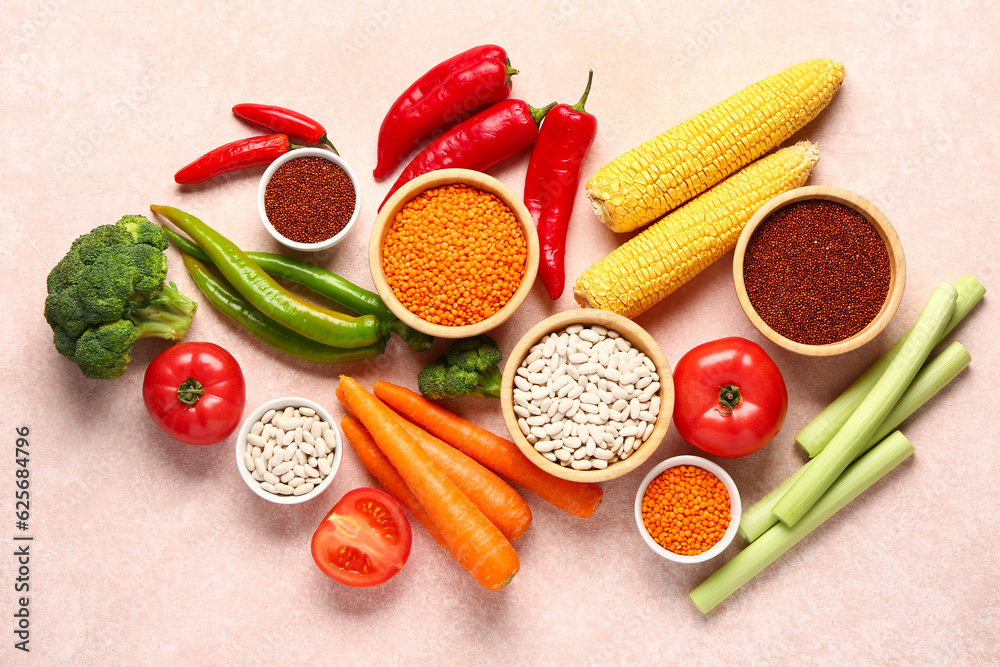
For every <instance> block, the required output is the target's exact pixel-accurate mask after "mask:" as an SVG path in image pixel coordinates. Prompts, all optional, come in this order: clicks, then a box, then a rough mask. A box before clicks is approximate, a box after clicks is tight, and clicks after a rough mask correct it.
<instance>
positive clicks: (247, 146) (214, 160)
mask: <svg viewBox="0 0 1000 667" xmlns="http://www.w3.org/2000/svg"><path fill="white" fill-rule="evenodd" d="M291 148H293V146H292V145H291V144H289V143H288V136H287V135H284V134H269V135H266V136H263V137H250V138H249V139H240V140H239V141H233V142H232V143H228V144H226V145H225V146H219V147H218V148H216V149H213V150H210V151H209V152H207V153H205V154H204V155H202V156H201V157H200V158H198V159H197V160H195V161H194V162H192V163H191V164H189V165H188V166H186V167H184V168H183V169H181V170H180V171H178V172H177V173H176V174H174V180H175V181H177V182H178V183H180V184H182V185H191V184H192V183H201V182H202V181H207V180H208V179H210V178H213V177H215V176H218V175H219V174H225V173H227V172H230V171H236V170H237V169H249V168H250V167H260V166H262V165H266V164H271V163H272V162H274V161H275V160H276V159H277V158H278V157H280V156H282V155H284V154H285V153H287V152H288V151H289V150H291Z"/></svg>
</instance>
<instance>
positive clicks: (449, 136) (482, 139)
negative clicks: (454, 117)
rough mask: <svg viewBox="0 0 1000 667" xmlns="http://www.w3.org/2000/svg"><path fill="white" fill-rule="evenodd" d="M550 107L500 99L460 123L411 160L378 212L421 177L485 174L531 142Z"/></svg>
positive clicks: (551, 105) (553, 104)
mask: <svg viewBox="0 0 1000 667" xmlns="http://www.w3.org/2000/svg"><path fill="white" fill-rule="evenodd" d="M554 106H555V102H553V103H552V104H550V105H548V106H546V107H542V108H541V109H536V108H534V107H532V106H528V104H527V103H526V102H523V101H522V100H504V101H503V102H499V103H497V104H494V105H493V106H491V107H490V108H489V109H486V110H485V111H480V112H479V113H478V114H476V115H475V116H473V117H472V118H469V119H467V120H465V121H462V122H461V123H459V124H458V125H456V126H455V127H453V128H452V129H450V130H448V131H447V132H446V133H444V134H443V135H442V136H441V138H440V139H438V140H437V141H435V142H434V143H432V144H431V145H430V146H428V147H427V148H425V149H424V150H423V151H421V153H420V154H419V155H417V157H415V158H413V161H412V162H410V164H409V165H407V167H406V169H404V170H403V173H402V174H400V175H399V178H398V179H397V180H396V182H395V183H393V184H392V187H391V188H390V189H389V193H388V194H387V195H386V196H385V199H383V200H382V203H381V204H379V210H381V209H382V206H384V205H385V202H386V201H388V199H389V197H391V196H392V193H393V192H395V191H396V190H398V189H399V188H400V186H402V185H403V184H404V183H406V182H408V181H411V180H413V179H414V178H416V177H417V176H419V175H421V174H426V173H427V172H429V171H436V170H438V169H449V168H460V169H472V170H475V171H486V170H487V169H489V168H490V167H492V166H493V165H495V164H497V163H498V162H501V161H503V160H506V159H507V158H509V157H511V156H513V155H517V154H518V153H520V152H521V151H523V150H524V149H525V148H527V147H528V146H530V145H531V143H532V142H533V141H534V140H535V137H537V136H538V125H539V123H541V122H542V118H543V117H544V116H545V114H546V113H547V112H548V110H549V109H551V108H552V107H554Z"/></svg>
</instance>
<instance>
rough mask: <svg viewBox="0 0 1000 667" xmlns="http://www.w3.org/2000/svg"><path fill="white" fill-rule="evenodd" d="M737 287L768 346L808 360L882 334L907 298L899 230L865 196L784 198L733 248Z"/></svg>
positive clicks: (818, 189)
mask: <svg viewBox="0 0 1000 667" xmlns="http://www.w3.org/2000/svg"><path fill="white" fill-rule="evenodd" d="M733 282H734V284H735V286H736V295H737V297H738V299H739V302H740V306H741V307H742V308H743V312H744V313H746V316H747V317H748V318H749V319H750V322H752V323H753V325H754V326H755V327H756V328H757V330H758V331H760V332H761V333H762V334H764V336H766V337H767V338H768V339H769V340H770V341H771V342H773V343H775V344H777V345H779V346H781V347H783V348H785V349H786V350H791V351H792V352H797V353H799V354H805V355H810V356H817V357H825V356H832V355H835V354H842V353H844V352H849V351H850V350H854V349H857V348H859V347H861V346H862V345H864V344H865V343H867V342H868V341H870V340H872V339H873V338H875V337H876V336H878V335H879V334H880V333H881V332H882V330H883V329H885V327H886V325H887V324H889V321H890V320H891V319H892V318H893V316H894V315H895V314H896V309H897V308H898V307H899V302H900V301H901V300H902V298H903V286H904V284H905V282H906V261H905V259H904V257H903V248H902V246H901V245H900V242H899V237H898V236H897V235H896V231H895V230H894V229H893V228H892V225H891V224H889V221H888V220H887V219H886V217H885V216H884V215H882V212H881V211H879V210H878V209H877V208H876V207H875V206H874V205H873V204H872V203H871V202H869V201H868V200H866V199H864V198H862V197H860V196H858V195H856V194H854V193H853V192H849V191H847V190H841V189H840V188H831V187H825V186H811V187H805V188H797V189H795V190H791V191H789V192H786V193H784V194H782V195H779V196H777V197H775V198H774V199H772V200H771V201H769V202H768V203H767V204H765V205H764V206H763V207H762V208H761V209H760V210H759V211H757V213H756V215H754V216H753V218H751V219H750V222H749V223H747V226H746V228H745V229H744V230H743V233H742V234H741V235H740V238H739V241H738V242H737V244H736V254H735V256H734V258H733Z"/></svg>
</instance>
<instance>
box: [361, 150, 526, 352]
mask: <svg viewBox="0 0 1000 667" xmlns="http://www.w3.org/2000/svg"><path fill="white" fill-rule="evenodd" d="M455 183H462V184H465V185H471V186H473V187H475V188H478V189H480V190H484V191H486V192H490V193H492V194H494V195H496V196H497V197H499V198H500V200H501V201H503V203H504V204H506V205H507V206H508V207H509V208H510V210H511V211H512V212H513V213H514V218H515V219H516V220H517V222H518V224H520V226H521V231H522V232H523V233H524V238H525V242H526V243H527V248H528V256H527V258H526V260H525V266H524V276H522V278H521V284H520V285H518V287H517V289H516V290H515V291H514V295H513V296H512V297H511V298H510V301H508V302H507V303H506V304H505V305H504V307H503V308H501V309H500V310H498V311H497V312H495V313H493V315H491V316H490V317H488V318H486V319H485V320H483V321H482V322H476V323H475V324H465V325H462V326H446V325H442V324H434V323H433V322H428V321H427V320H424V319H422V318H420V317H418V316H417V315H415V314H414V313H412V312H410V310H409V309H407V308H406V306H404V305H403V304H402V303H400V301H399V299H397V298H396V295H395V294H394V293H393V291H392V288H391V287H389V282H388V280H386V277H385V271H383V269H382V244H383V243H384V242H385V237H386V235H388V233H389V229H390V227H391V226H392V222H393V220H394V219H395V217H396V214H397V213H398V212H399V211H400V209H402V208H403V206H404V205H406V203H407V202H409V201H410V200H411V199H413V198H414V197H416V196H418V195H419V194H420V193H422V192H424V191H425V190H429V189H431V188H435V187H439V186H442V185H451V184H455ZM538 260H539V247H538V233H537V232H536V231H535V223H534V221H533V220H532V218H531V214H530V213H529V212H528V208H527V207H526V206H525V205H524V203H523V202H522V201H521V199H520V197H518V196H517V195H515V194H514V192H513V191H512V190H511V189H510V188H508V187H507V186H506V185H504V184H503V183H502V182H501V181H499V180H497V179H496V178H493V177H492V176H489V175H488V174H484V173H482V172H478V171H472V170H471V169H438V170H436V171H431V172H428V173H426V174H422V175H420V176H418V177H416V178H414V179H413V180H412V181H409V182H407V183H406V184H404V185H403V186H402V187H400V188H399V189H398V190H396V192H394V193H393V195H392V197H390V198H389V200H388V201H387V202H386V203H385V206H383V207H382V210H381V211H379V213H378V215H377V216H376V218H375V224H374V225H373V227H372V233H371V237H370V238H369V241H368V265H369V270H370V271H371V275H372V281H373V282H374V283H375V289H376V291H377V292H378V294H379V296H381V297H382V300H383V301H384V302H385V305H386V306H387V307H388V308H389V310H390V311H392V313H393V314H394V315H395V316H396V317H398V318H399V319H400V320H402V321H403V323H404V324H406V325H407V326H410V327H412V328H414V329H416V330H417V331H420V332H422V333H425V334H428V335H430V336H435V337H437V338H468V337H470V336H478V335H479V334H482V333H486V332H487V331H490V330H491V329H495V328H496V327H498V326H500V325H501V324H503V323H504V322H506V321H507V320H508V319H509V318H510V316H511V315H513V314H514V311H516V310H517V309H518V308H519V307H520V306H521V304H522V303H524V300H525V299H526V298H527V297H528V293H529V292H531V288H532V286H533V285H534V284H535V277H536V275H537V274H538Z"/></svg>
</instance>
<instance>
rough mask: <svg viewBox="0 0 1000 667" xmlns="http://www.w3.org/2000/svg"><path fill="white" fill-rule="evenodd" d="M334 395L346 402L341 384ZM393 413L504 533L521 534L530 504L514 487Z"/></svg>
mask: <svg viewBox="0 0 1000 667" xmlns="http://www.w3.org/2000/svg"><path fill="white" fill-rule="evenodd" d="M337 398H339V399H340V402H341V403H345V400H344V396H343V389H342V388H341V387H337ZM393 414H394V416H395V419H397V420H398V421H399V423H400V425H402V426H403V428H405V429H406V432H407V433H409V434H410V437H412V438H413V440H414V441H415V442H416V443H417V444H418V445H420V447H421V448H423V450H424V451H425V452H427V454H428V455H429V456H430V457H431V458H432V459H434V462H435V463H437V464H438V465H439V466H441V468H442V469H443V470H444V472H445V474H446V475H448V477H449V478H451V481H453V482H455V485H456V486H457V487H458V488H459V489H460V490H461V491H462V493H464V494H465V495H467V496H468V497H469V500H471V501H472V502H473V504H475V506H476V507H478V508H479V510H480V511H481V512H482V513H483V514H485V515H486V518H487V519H489V520H490V521H491V522H492V523H493V525H494V526H496V527H497V528H499V529H500V532H501V533H503V535H504V537H506V538H507V539H508V540H511V541H514V540H516V539H517V538H519V537H521V535H523V534H524V531H526V530H527V529H528V526H529V525H530V524H531V508H529V507H528V503H526V502H524V499H523V498H521V496H519V495H518V494H517V491H515V490H514V489H512V488H510V485H509V484H507V482H505V481H503V480H502V479H500V478H499V477H497V476H496V475H494V474H493V473H492V472H490V471H489V470H487V469H486V468H485V467H483V466H481V465H480V464H478V463H476V462H475V461H473V460H472V459H470V458H469V457H468V456H466V455H465V454H463V453H462V452H460V451H458V450H457V449H455V448H454V447H451V446H449V445H448V444H447V443H445V442H442V441H440V440H438V439H437V438H435V437H434V436H433V435H431V434H430V433H428V432H427V431H425V430H423V429H421V428H420V427H419V426H415V425H414V424H411V423H410V422H408V421H406V420H405V419H403V418H402V417H400V416H398V415H395V413H393ZM386 463H388V461H386ZM390 465H391V464H390ZM397 474H398V473H397ZM377 476H378V475H376V477H377ZM380 481H381V478H380Z"/></svg>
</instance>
